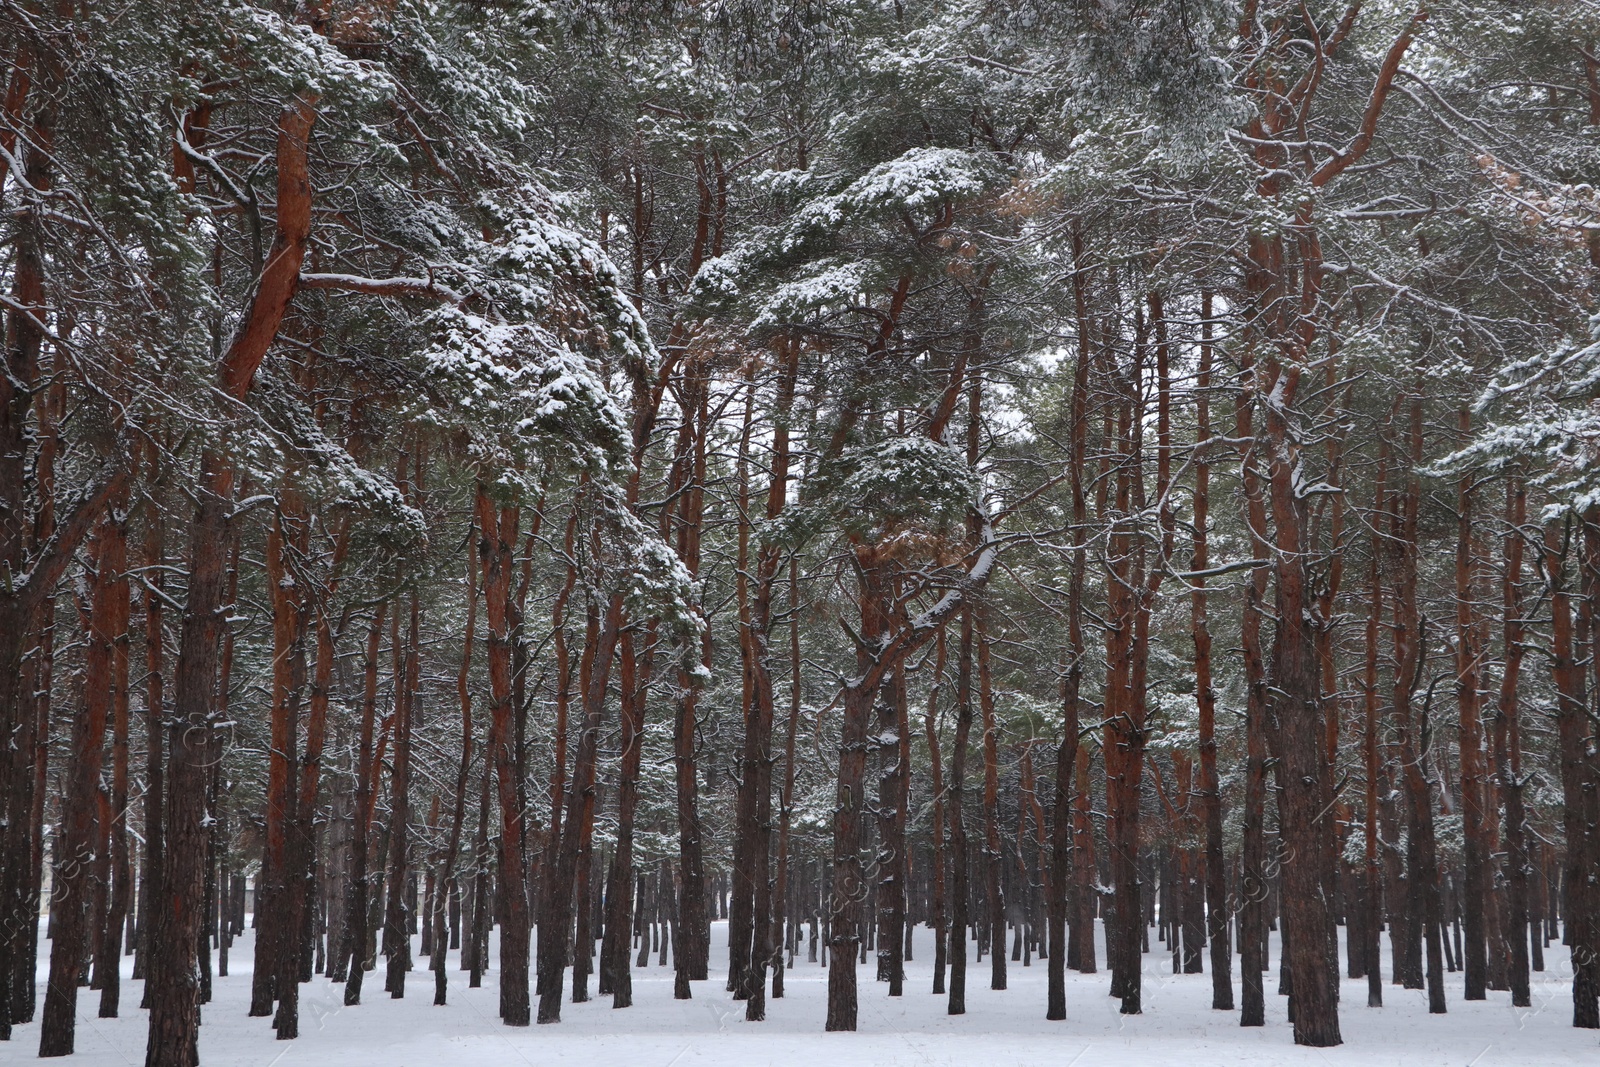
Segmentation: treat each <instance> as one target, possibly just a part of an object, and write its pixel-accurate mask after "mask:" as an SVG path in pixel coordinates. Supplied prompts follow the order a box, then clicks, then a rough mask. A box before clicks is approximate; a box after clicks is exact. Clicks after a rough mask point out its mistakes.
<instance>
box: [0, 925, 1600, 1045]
mask: <svg viewBox="0 0 1600 1067" xmlns="http://www.w3.org/2000/svg"><path fill="white" fill-rule="evenodd" d="M252 945H253V935H251V934H250V933H248V932H247V933H246V934H245V936H244V938H243V939H242V940H241V941H236V942H235V944H234V947H233V951H232V958H233V966H232V973H231V974H230V975H229V976H228V977H227V978H220V979H217V980H216V983H215V998H214V999H213V1000H212V1002H211V1004H209V1005H207V1006H206V1007H205V1009H204V1025H203V1026H202V1027H201V1031H200V1056H201V1062H202V1063H203V1064H204V1065H205V1067H246V1065H250V1067H255V1065H261V1067H267V1065H281V1067H293V1065H294V1064H307V1065H317V1067H368V1065H371V1067H441V1065H443V1067H452V1065H466V1067H532V1065H537V1067H556V1065H567V1064H571V1065H579V1067H609V1065H612V1064H617V1065H626V1067H669V1065H670V1067H759V1065H763V1064H818V1065H821V1067H858V1065H873V1067H890V1065H894V1067H900V1065H904V1067H941V1065H945V1064H951V1065H954V1064H964V1065H966V1064H970V1065H981V1067H1011V1065H1013V1064H1015V1065H1019V1067H1073V1065H1082V1067H1099V1065H1117V1067H1121V1065H1133V1064H1139V1065H1145V1064H1154V1065H1166V1064H1174V1065H1182V1067H1207V1065H1213V1064H1215V1065H1222V1067H1251V1065H1277V1064H1286V1065H1298V1064H1308V1065H1309V1064H1316V1065H1330V1064H1331V1065H1338V1064H1349V1065H1360V1067H1371V1065H1387V1064H1394V1065H1396V1067H1430V1065H1435V1064H1437V1065H1440V1067H1494V1065H1497V1064H1529V1065H1533V1064H1538V1065H1545V1064H1552V1065H1553V1064H1568V1063H1572V1064H1577V1063H1582V1064H1591V1065H1592V1064H1596V1063H1600V1035H1597V1034H1596V1033H1595V1032H1594V1031H1582V1030H1574V1029H1572V1026H1571V1012H1572V1008H1571V1004H1572V1001H1571V994H1570V992H1569V986H1568V984H1567V976H1568V972H1567V970H1566V961H1565V957H1566V951H1565V950H1564V949H1563V948H1561V946H1559V945H1555V944H1553V945H1551V946H1550V949H1549V951H1548V952H1547V954H1546V959H1547V962H1548V963H1549V965H1550V969H1549V970H1547V971H1545V972H1544V973H1543V974H1535V975H1534V976H1533V978H1534V986H1533V1001H1534V1006H1533V1007H1532V1008H1513V1007H1511V999H1510V995H1509V994H1507V993H1490V994H1489V1000H1488V1001H1487V1002H1480V1003H1476V1004H1468V1003H1466V1002H1465V1001H1463V1000H1462V999H1461V977H1460V975H1459V974H1452V975H1448V976H1447V979H1448V987H1449V995H1450V1002H1449V1004H1450V1013H1449V1014H1448V1015H1445V1016H1431V1017H1430V1016H1429V1015H1428V1014H1427V1003H1426V1000H1425V998H1424V994H1423V993H1421V992H1420V991H1414V990H1402V989H1400V988H1398V987H1396V986H1393V985H1385V987H1384V1001H1385V1005H1386V1006H1385V1007H1383V1008H1381V1009H1369V1008H1367V1007H1366V1006H1365V1005H1366V983H1365V980H1360V981H1351V980H1348V979H1347V980H1345V982H1344V987H1343V988H1344V1004H1343V1010H1342V1011H1341V1020H1340V1021H1341V1025H1342V1028H1343V1032H1344V1039H1345V1044H1344V1045H1343V1046H1341V1047H1339V1048H1334V1049H1300V1048H1296V1047H1295V1046H1294V1044H1293V1042H1292V1041H1291V1037H1290V1030H1289V1026H1288V1024H1287V1023H1286V1022H1285V1021H1284V1000H1283V998H1282V997H1279V996H1276V995H1274V992H1275V990H1276V989H1277V976H1276V962H1277V946H1276V943H1274V945H1273V954H1272V959H1273V964H1274V971H1273V973H1272V974H1269V975H1268V982H1267V992H1268V999H1267V1019H1268V1024H1267V1026H1266V1027H1264V1028H1256V1029H1249V1030H1246V1029H1241V1028H1240V1027H1239V1025H1238V1014H1237V1012H1213V1011H1211V1010H1210V1003H1211V978H1210V976H1209V975H1202V974H1196V975H1173V974H1172V973H1171V960H1172V957H1171V955H1170V954H1168V953H1166V952H1163V951H1160V950H1159V945H1153V946H1152V947H1153V948H1155V949H1156V951H1152V952H1151V953H1150V954H1149V955H1147V956H1145V977H1144V1004H1145V1011H1144V1014H1143V1015H1141V1016H1133V1017H1129V1016H1124V1015H1120V1014H1118V1012H1117V1002H1116V1001H1114V1000H1112V999H1111V998H1109V997H1108V996H1106V988H1107V984H1108V976H1107V975H1106V974H1105V973H1103V972H1102V973H1101V974H1098V975H1078V974H1071V973H1069V974H1068V977H1067V1013H1068V1015H1067V1020H1066V1021H1065V1022H1059V1023H1051V1022H1046V1021H1045V1018H1044V1005H1045V969H1044V965H1043V963H1041V962H1039V961H1035V963H1034V965H1033V966H1032V967H1027V968H1024V967H1023V966H1022V965H1021V964H1020V963H1010V964H1009V973H1010V989H1008V990H1005V991H1003V992H995V991H992V990H990V989H989V961H988V960H987V959H985V960H984V961H983V962H982V964H980V965H977V966H972V967H970V968H969V972H968V982H967V990H968V991H967V1014H966V1015H965V1016H960V1017H955V1018H952V1017H950V1016H948V1015H946V1014H945V998H944V997H942V996H938V997H936V996H933V995H931V994H930V993H929V992H928V990H929V989H930V987H931V974H932V958H933V953H932V947H933V945H932V934H931V932H930V931H929V930H927V929H926V928H920V929H918V930H917V939H916V943H915V952H916V959H915V960H914V961H913V962H912V963H910V964H909V965H908V967H907V971H908V977H907V983H906V995H905V996H904V997H902V998H899V999H890V998H889V997H888V996H887V995H886V992H887V988H888V987H887V986H885V985H881V984H878V983H876V982H874V981H873V980H872V976H873V973H874V969H873V965H872V964H870V963H869V964H865V965H861V966H859V968H858V971H857V974H858V976H859V979H860V983H861V993H862V1000H861V1012H860V1030H859V1031H858V1032H856V1033H852V1034H828V1033H824V1032H823V1029H822V1024H823V1017H824V1014H825V1011H824V1008H825V1004H826V996H827V977H826V974H827V972H826V971H824V970H822V969H821V968H820V967H818V966H817V965H816V964H808V963H806V962H804V960H803V959H802V960H800V961H798V962H796V964H795V967H794V969H793V970H791V971H789V972H788V974H787V976H786V979H785V987H786V995H785V996H784V998H783V999H782V1000H777V1001H769V1003H768V1008H767V1021H766V1022H762V1023H746V1022H745V1021H744V1006H743V1004H738V1003H735V1002H733V1001H732V1000H731V999H730V998H729V996H728V994H727V993H725V992H723V989H722V986H723V981H722V979H723V978H724V977H725V975H726V966H725V963H724V964H723V965H720V966H716V967H713V970H712V973H713V976H714V977H713V980H712V981H710V982H704V983H696V984H695V986H694V999H693V1000H689V1001H675V1000H673V999H672V973H671V969H670V967H658V966H655V965H654V958H652V965H651V966H649V967H645V968H637V969H635V971H634V979H633V989H634V1005H635V1006H634V1007H632V1008H627V1009H624V1010H621V1011H617V1010H613V1009H612V1007H611V998H610V997H609V996H606V997H597V998H595V999H594V1000H591V1001H590V1002H589V1003H586V1004H572V1003H570V1002H569V1003H567V1004H566V1005H565V1006H564V1007H563V1008H562V1021H561V1022H560V1023H559V1024H557V1025H554V1026H531V1027H528V1028H526V1029H512V1028H509V1027H505V1026H502V1025H501V1024H500V1021H499V1019H498V1018H496V1016H495V1008H496V1004H497V1003H498V991H497V988H496V979H497V977H498V972H497V971H493V970H491V971H490V972H489V973H488V975H486V976H485V979H484V985H483V988H481V989H468V988H467V983H466V976H465V975H464V974H463V973H462V972H461V971H459V970H457V969H456V960H455V957H454V954H452V956H451V960H450V968H451V969H450V1003H449V1005H448V1006H446V1007H437V1008H436V1007H434V1006H433V1004H432V1000H433V996H432V994H433V983H432V976H431V975H430V974H428V973H427V972H426V971H425V970H422V969H421V968H420V967H419V969H417V970H416V971H414V972H413V973H412V974H411V975H410V976H409V979H408V982H407V990H408V992H407V995H406V997H405V999H403V1000H392V999H390V998H389V996H388V995H387V994H385V993H384V992H383V976H382V971H381V965H380V970H379V971H378V972H376V973H374V974H369V976H368V980H367V983H366V990H365V992H366V997H365V1002H364V1003H363V1004H361V1005H360V1006H359V1007H354V1008H346V1007H345V1006H344V1004H343V987H342V986H336V985H334V984H332V983H330V982H328V981H327V980H326V979H322V978H319V979H317V980H315V981H313V982H311V983H310V984H309V985H306V986H302V987H301V994H300V1005H301V1022H300V1033H301V1036H300V1038H299V1039H298V1040H296V1041H283V1042H280V1041H277V1040H275V1038H274V1034H273V1031H272V1028H271V1026H270V1020H268V1019H252V1018H249V1017H248V1016H247V1015H246V1014H245V1012H246V1008H247V1006H248V1003H249V995H250V959H251V954H252ZM712 945H713V956H714V957H717V958H720V959H721V960H723V961H725V960H726V953H727V948H726V926H725V924H722V923H718V924H716V926H715V928H714V930H713V933H712ZM1100 958H1101V959H1102V960H1103V959H1104V951H1103V948H1102V952H1101V956H1100ZM1384 959H1385V961H1386V962H1387V960H1388V950H1387V946H1385V951H1384ZM420 962H421V963H422V964H423V965H425V963H426V961H420ZM128 974H129V962H128V961H127V960H124V969H123V975H124V982H125V983H127V982H128V979H127V976H128ZM43 977H44V976H43V973H42V971H41V974H40V994H41V996H42V995H43ZM1235 977H1236V978H1237V966H1236V967H1235ZM140 984H141V983H131V984H125V985H124V990H123V994H122V1003H123V1004H124V1005H127V1006H128V1007H127V1008H126V1009H125V1010H124V1018H121V1019H98V1018H96V1017H95V1011H96V1008H97V1006H98V1003H99V994H98V993H93V992H91V991H89V990H87V989H85V990H81V991H80V994H79V1000H78V1008H79V1014H78V1038H77V1045H78V1052H77V1056H76V1058H75V1059H74V1060H73V1061H72V1062H73V1063H74V1064H76V1065H80V1067H102V1065H103V1067H112V1065H118V1067H120V1065H124V1064H134V1065H138V1064H142V1063H143V1062H144V1048H145V1013H144V1012H142V1011H139V1010H138V1008H137V1005H138V1003H139V988H138V987H139V985H140ZM592 989H593V982H592V980H591V990H592ZM570 995H571V989H570V982H569V985H568V996H569V997H570ZM38 1040H39V1028H38V1023H37V1022H35V1023H33V1024H30V1025H27V1026H22V1027H18V1028H17V1031H16V1034H15V1040H14V1041H13V1042H12V1044H11V1045H10V1046H9V1047H7V1046H5V1045H0V1062H6V1063H16V1062H21V1061H22V1060H24V1059H28V1058H31V1057H32V1055H33V1054H34V1052H35V1051H36V1050H37V1048H38Z"/></svg>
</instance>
